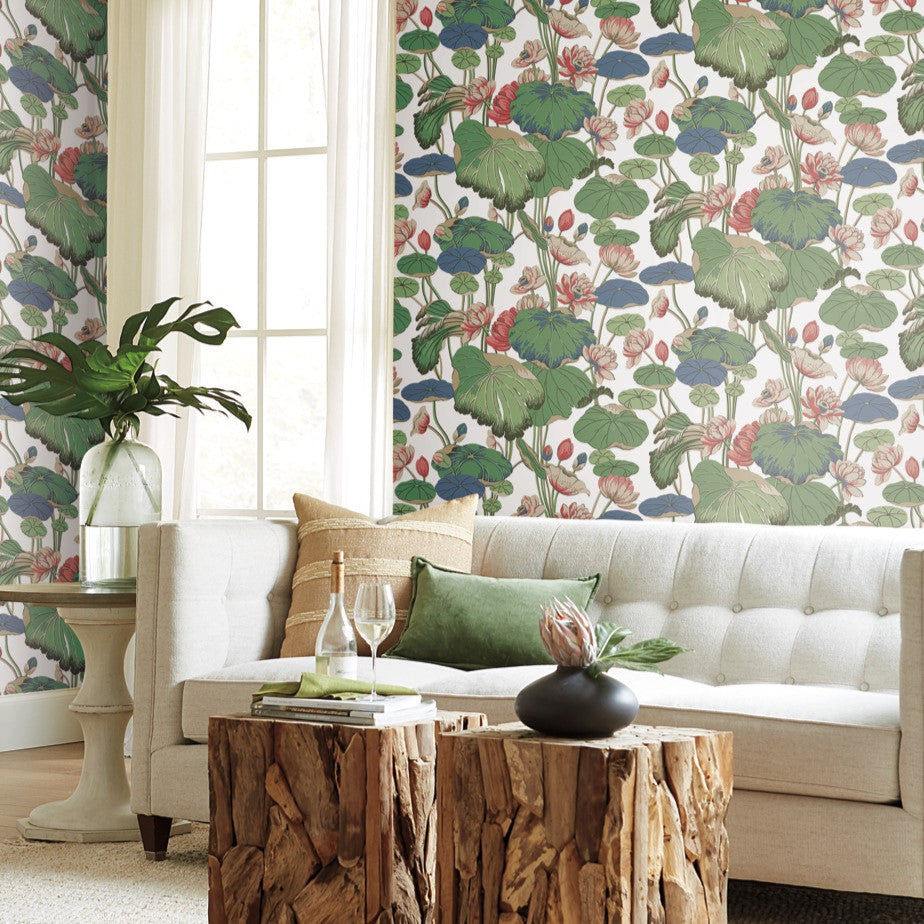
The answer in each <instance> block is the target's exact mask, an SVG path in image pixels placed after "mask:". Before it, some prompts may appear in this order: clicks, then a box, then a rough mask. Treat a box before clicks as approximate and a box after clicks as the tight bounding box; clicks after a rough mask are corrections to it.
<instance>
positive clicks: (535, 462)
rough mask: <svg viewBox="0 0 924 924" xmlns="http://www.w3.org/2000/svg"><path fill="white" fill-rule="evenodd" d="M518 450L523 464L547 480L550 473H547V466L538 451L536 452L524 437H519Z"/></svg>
mask: <svg viewBox="0 0 924 924" xmlns="http://www.w3.org/2000/svg"><path fill="white" fill-rule="evenodd" d="M517 450H518V451H519V453H520V458H521V459H522V460H523V464H524V465H525V466H526V467H527V468H528V469H529V470H530V471H531V472H532V473H533V474H534V475H535V476H536V477H537V478H538V479H539V480H540V481H546V480H547V479H548V474H547V473H546V470H545V466H543V464H542V461H541V460H540V459H539V457H538V456H537V455H536V453H534V452H533V451H532V449H530V448H529V446H527V445H526V443H525V442H524V441H523V440H522V439H517Z"/></svg>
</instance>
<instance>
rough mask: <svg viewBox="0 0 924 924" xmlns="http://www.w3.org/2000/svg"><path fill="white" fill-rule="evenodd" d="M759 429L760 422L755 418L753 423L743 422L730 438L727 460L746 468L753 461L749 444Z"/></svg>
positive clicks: (755, 437)
mask: <svg viewBox="0 0 924 924" xmlns="http://www.w3.org/2000/svg"><path fill="white" fill-rule="evenodd" d="M759 431H760V424H759V423H758V422H757V421H756V420H755V421H754V422H753V423H749V424H745V425H744V426H743V427H742V428H741V429H740V430H739V431H738V432H737V433H736V434H735V438H734V439H733V440H732V444H731V447H730V449H729V450H728V461H729V462H733V463H734V464H735V465H740V466H741V467H742V468H747V467H748V466H749V465H751V464H752V463H753V461H754V460H753V459H752V458H751V445H752V444H753V442H754V440H756V439H757V434H758V432H759Z"/></svg>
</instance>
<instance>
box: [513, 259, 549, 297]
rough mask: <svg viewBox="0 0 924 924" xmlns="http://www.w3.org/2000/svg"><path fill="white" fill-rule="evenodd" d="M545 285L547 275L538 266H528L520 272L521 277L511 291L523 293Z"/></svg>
mask: <svg viewBox="0 0 924 924" xmlns="http://www.w3.org/2000/svg"><path fill="white" fill-rule="evenodd" d="M543 285H545V277H544V276H543V275H542V270H541V269H539V267H538V266H526V267H524V268H523V272H522V273H520V278H519V279H518V280H517V281H516V282H515V283H514V284H513V285H512V286H511V287H510V291H511V292H515V293H516V294H517V295H522V294H523V293H524V292H532V291H533V290H534V289H538V288H540V287H542V286H543Z"/></svg>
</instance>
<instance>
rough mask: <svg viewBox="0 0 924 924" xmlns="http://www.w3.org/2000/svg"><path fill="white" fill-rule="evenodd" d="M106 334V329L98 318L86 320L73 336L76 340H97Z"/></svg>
mask: <svg viewBox="0 0 924 924" xmlns="http://www.w3.org/2000/svg"><path fill="white" fill-rule="evenodd" d="M105 333H106V327H105V325H104V324H103V322H102V321H101V320H100V319H99V318H87V319H86V321H84V322H83V324H82V325H81V327H80V330H78V331H77V333H76V334H75V335H74V336H75V337H76V338H77V339H78V340H80V341H82V342H85V341H87V340H99V338H100V337H102V336H103V334H105Z"/></svg>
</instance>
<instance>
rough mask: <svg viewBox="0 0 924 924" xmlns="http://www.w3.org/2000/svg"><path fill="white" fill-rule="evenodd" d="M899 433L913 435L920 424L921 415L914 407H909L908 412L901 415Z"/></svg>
mask: <svg viewBox="0 0 924 924" xmlns="http://www.w3.org/2000/svg"><path fill="white" fill-rule="evenodd" d="M900 423H901V432H902V433H914V432H915V431H916V430H917V428H918V425H919V424H920V423H921V415H920V414H919V413H918V412H917V411H916V410H915V408H914V405H910V406H909V407H908V410H907V411H905V413H904V414H902V419H901V421H900Z"/></svg>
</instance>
